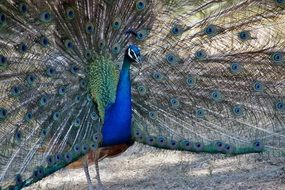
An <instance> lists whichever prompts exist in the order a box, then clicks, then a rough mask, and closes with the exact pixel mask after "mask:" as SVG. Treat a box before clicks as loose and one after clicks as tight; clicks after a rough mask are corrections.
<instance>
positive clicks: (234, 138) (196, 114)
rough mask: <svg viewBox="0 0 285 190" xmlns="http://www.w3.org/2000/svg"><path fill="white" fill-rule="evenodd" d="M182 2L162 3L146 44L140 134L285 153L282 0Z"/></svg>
mask: <svg viewBox="0 0 285 190" xmlns="http://www.w3.org/2000/svg"><path fill="white" fill-rule="evenodd" d="M174 3H175V2H174ZM180 5H183V6H179V7H178V8H177V9H175V8H173V7H171V6H170V7H168V8H166V7H165V8H164V9H162V10H161V12H160V13H159V14H160V16H158V18H159V19H157V21H156V22H155V23H154V29H153V30H152V31H151V32H150V34H149V35H148V38H147V39H146V42H145V45H144V48H142V49H144V50H146V52H145V53H146V55H145V61H144V63H143V64H142V68H141V69H140V70H139V71H136V72H137V75H136V78H135V79H134V88H133V94H134V98H133V106H134V130H133V136H134V139H135V140H137V141H139V142H143V143H145V144H148V145H151V146H156V147H159V148H167V149H180V150H188V151H193V152H208V153H226V154H245V153H252V152H266V151H269V152H271V153H273V154H275V153H276V154H278V155H284V151H285V149H284V145H285V136H284V135H285V130H284V127H285V125H284V124H285V116H284V113H285V112H284V110H285V104H284V101H285V63H284V46H285V40H284V39H285V38H284V37H285V33H284V26H285V25H284V16H285V12H284V6H285V4H284V3H283V1H282V2H281V1H274V0H272V1H254V0H245V1H214V0H213V1H184V2H183V3H181V4H180ZM142 118H143V119H142Z"/></svg>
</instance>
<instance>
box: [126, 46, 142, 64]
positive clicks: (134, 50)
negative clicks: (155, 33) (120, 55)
mask: <svg viewBox="0 0 285 190" xmlns="http://www.w3.org/2000/svg"><path fill="white" fill-rule="evenodd" d="M126 56H127V58H128V59H130V61H131V62H136V63H137V64H139V63H140V62H141V50H140V48H139V47H138V46H136V45H134V44H132V45H129V46H128V48H127V50H126Z"/></svg>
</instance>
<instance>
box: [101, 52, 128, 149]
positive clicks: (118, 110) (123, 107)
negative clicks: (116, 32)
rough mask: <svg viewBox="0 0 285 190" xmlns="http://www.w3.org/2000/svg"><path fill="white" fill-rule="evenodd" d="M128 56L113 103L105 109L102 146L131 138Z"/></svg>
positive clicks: (122, 142) (120, 142)
mask: <svg viewBox="0 0 285 190" xmlns="http://www.w3.org/2000/svg"><path fill="white" fill-rule="evenodd" d="M130 64H131V61H130V60H129V58H127V57H125V59H124V62H123V66H122V69H121V72H120V77H119V82H118V86H117V92H116V100H115V103H114V104H113V105H112V106H111V107H110V108H109V109H107V110H106V118H105V122H104V126H103V129H102V135H103V143H102V146H111V145H116V144H124V143H129V142H130V140H131V120H132V103H131V80H130Z"/></svg>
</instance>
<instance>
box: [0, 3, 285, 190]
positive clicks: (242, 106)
mask: <svg viewBox="0 0 285 190" xmlns="http://www.w3.org/2000/svg"><path fill="white" fill-rule="evenodd" d="M284 8H285V1H284V0H0V89H1V91H0V189H15V190H16V189H22V188H24V187H27V186H29V185H31V184H33V183H35V182H37V181H39V180H41V179H43V178H45V177H46V176H49V175H51V174H52V173H54V172H56V171H58V170H60V169H62V168H64V167H68V166H70V165H72V164H74V163H76V162H78V161H80V163H81V164H80V167H83V169H84V171H85V174H86V178H87V181H88V188H89V189H90V190H91V189H93V188H94V187H93V185H92V182H91V179H90V175H89V171H88V165H89V164H90V162H92V163H94V162H95V167H96V171H97V179H98V185H99V188H102V184H101V180H100V175H99V167H98V161H99V160H100V159H103V158H104V157H108V156H114V155H116V154H119V153H120V152H123V151H125V150H126V149H127V148H128V147H130V146H132V144H133V143H134V142H139V143H142V144H146V145H149V146H153V147H157V148H160V149H171V150H180V151H189V152H196V153H200V152H203V153H209V154H226V155H229V156H234V155H239V154H250V153H268V154H270V155H271V156H285V114H284V113H285V104H284V102H285V60H284V59H285V50H284V48H285V31H284V27H285V23H284V19H285V9H284Z"/></svg>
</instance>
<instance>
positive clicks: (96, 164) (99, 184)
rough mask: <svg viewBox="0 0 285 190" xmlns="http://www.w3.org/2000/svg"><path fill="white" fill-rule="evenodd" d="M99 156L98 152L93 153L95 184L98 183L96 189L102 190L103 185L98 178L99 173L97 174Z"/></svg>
mask: <svg viewBox="0 0 285 190" xmlns="http://www.w3.org/2000/svg"><path fill="white" fill-rule="evenodd" d="M99 155H100V151H96V152H95V170H96V179H97V182H98V189H99V190H103V189H104V186H103V184H102V181H101V178H100V172H99V163H98V160H99Z"/></svg>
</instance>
